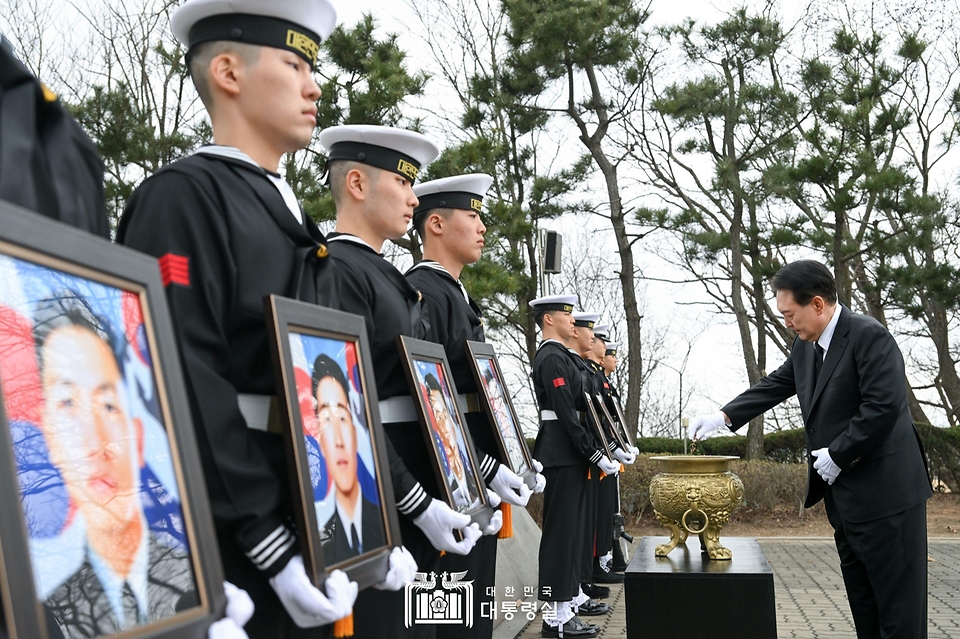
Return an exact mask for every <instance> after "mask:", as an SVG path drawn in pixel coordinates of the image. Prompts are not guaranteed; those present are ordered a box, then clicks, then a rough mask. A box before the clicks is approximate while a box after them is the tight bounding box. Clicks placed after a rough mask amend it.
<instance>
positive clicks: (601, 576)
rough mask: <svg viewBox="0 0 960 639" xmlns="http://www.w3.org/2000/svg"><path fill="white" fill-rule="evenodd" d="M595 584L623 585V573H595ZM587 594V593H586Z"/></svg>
mask: <svg viewBox="0 0 960 639" xmlns="http://www.w3.org/2000/svg"><path fill="white" fill-rule="evenodd" d="M593 583H595V584H622V583H623V573H619V572H613V571H612V570H611V571H610V572H594V573H593ZM584 592H586V591H584Z"/></svg>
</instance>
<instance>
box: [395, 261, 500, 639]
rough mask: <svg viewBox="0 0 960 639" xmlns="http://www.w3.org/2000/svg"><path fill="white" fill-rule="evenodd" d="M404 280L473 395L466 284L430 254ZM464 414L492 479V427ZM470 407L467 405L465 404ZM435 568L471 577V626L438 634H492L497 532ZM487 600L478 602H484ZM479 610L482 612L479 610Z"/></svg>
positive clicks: (474, 325) (478, 335) (478, 329)
mask: <svg viewBox="0 0 960 639" xmlns="http://www.w3.org/2000/svg"><path fill="white" fill-rule="evenodd" d="M406 277H407V280H409V281H410V283H411V284H413V285H414V286H415V287H416V288H417V289H419V290H420V292H421V293H422V294H423V302H424V305H426V307H427V309H428V310H429V314H430V321H431V324H432V327H433V329H434V338H435V340H436V341H437V342H438V343H439V344H442V345H443V347H444V350H445V351H446V353H447V360H448V361H449V362H450V368H451V369H452V372H453V381H454V383H455V384H456V387H457V392H458V393H460V394H461V395H470V394H473V395H474V396H475V395H476V393H477V392H478V389H477V384H476V380H475V379H474V377H473V374H472V373H471V372H470V366H471V364H470V361H469V359H468V356H467V349H466V347H465V346H464V342H466V341H467V340H471V341H474V342H482V341H484V339H483V321H482V320H481V318H480V307H479V306H477V304H476V303H475V302H474V301H473V300H472V299H471V298H470V296H469V294H468V293H467V291H466V289H464V288H463V286H462V285H461V284H460V282H459V281H458V280H457V279H456V278H454V277H453V275H451V274H450V273H449V272H448V271H447V270H446V269H445V268H443V267H442V266H441V265H440V264H438V263H437V262H434V261H432V260H424V261H422V262H420V263H418V264H417V265H415V266H414V267H413V268H411V269H410V270H409V271H407V275H406ZM461 408H463V409H464V411H465V415H466V418H467V428H468V429H469V431H470V434H471V436H472V437H473V443H474V446H475V447H476V450H477V456H478V458H479V461H478V463H479V464H480V472H481V474H482V475H483V480H484V482H485V483H487V484H489V483H490V482H491V481H493V478H494V476H495V475H496V474H497V471H498V470H499V468H500V463H504V462H505V461H506V460H503V459H499V458H495V457H493V456H491V455H489V454H487V452H486V451H494V452H498V451H499V448H498V446H497V444H496V441H495V440H494V433H493V427H492V425H491V424H490V421H489V419H488V418H487V416H486V414H485V413H483V412H481V410H480V408H479V405H478V404H477V403H476V402H473V403H472V404H471V405H470V406H461ZM471 408H472V409H473V410H470V409H471ZM440 570H441V571H446V572H461V571H464V570H466V571H467V576H466V579H469V580H473V583H474V587H473V603H474V606H473V607H474V614H473V628H465V627H463V626H454V625H447V626H439V627H438V628H437V638H438V639H440V638H445V637H451V638H457V639H459V638H460V637H464V638H466V637H490V636H491V635H492V634H493V617H492V615H490V614H489V612H490V610H491V608H490V607H491V606H493V605H496V604H495V598H494V597H492V596H490V595H488V594H487V592H488V591H487V588H489V587H495V582H496V573H497V536H496V535H483V536H482V537H480V539H479V540H477V545H476V546H475V547H474V549H473V550H472V551H471V552H470V554H469V555H466V556H463V555H455V554H452V553H447V554H446V555H444V556H443V557H442V558H441V559H440ZM484 603H485V604H486V605H483V604H484ZM481 613H483V614H481Z"/></svg>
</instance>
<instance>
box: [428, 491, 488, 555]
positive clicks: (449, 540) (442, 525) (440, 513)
mask: <svg viewBox="0 0 960 639" xmlns="http://www.w3.org/2000/svg"><path fill="white" fill-rule="evenodd" d="M413 523H415V524H416V525H417V526H418V527H419V528H420V530H422V531H423V534H424V535H426V536H427V539H429V540H430V543H431V544H433V547H434V548H436V549H437V550H445V551H447V552H452V553H454V554H455V555H466V554H469V553H470V551H471V550H473V547H474V545H475V544H476V543H477V540H478V539H479V538H480V535H481V532H480V527H479V526H478V525H476V524H471V523H470V516H469V515H462V514H460V513H458V512H457V511H455V510H453V509H452V508H450V506H448V505H446V504H445V503H443V502H442V501H440V500H439V499H431V500H430V505H429V506H427V509H426V510H425V511H423V513H422V514H421V515H420V516H419V517H417V518H416V519H414V520H413ZM455 528H456V529H458V530H460V531H461V532H462V533H463V540H462V541H457V540H456V538H455V537H454V536H453V530H454V529H455Z"/></svg>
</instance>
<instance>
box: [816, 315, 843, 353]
mask: <svg viewBox="0 0 960 639" xmlns="http://www.w3.org/2000/svg"><path fill="white" fill-rule="evenodd" d="M842 308H843V307H842V306H840V305H839V304H837V310H836V311H834V313H833V317H831V318H830V322H829V323H828V324H827V327H826V328H825V329H823V333H821V334H820V339H818V340H817V344H820V348H822V349H823V358H824V359H826V358H827V349H829V348H830V342H832V341H833V334H834V333H835V332H836V331H837V320H839V319H840V309H842Z"/></svg>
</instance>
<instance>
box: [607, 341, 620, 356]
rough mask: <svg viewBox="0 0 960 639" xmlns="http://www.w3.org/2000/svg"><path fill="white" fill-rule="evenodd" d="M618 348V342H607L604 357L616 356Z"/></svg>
mask: <svg viewBox="0 0 960 639" xmlns="http://www.w3.org/2000/svg"><path fill="white" fill-rule="evenodd" d="M619 346H620V344H619V343H618V342H607V350H606V353H605V354H606V355H616V354H617V348H619Z"/></svg>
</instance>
